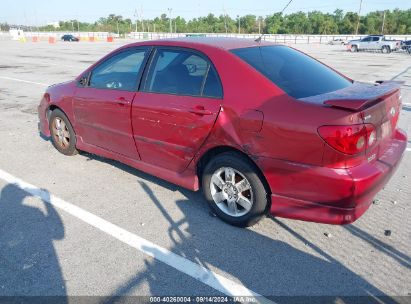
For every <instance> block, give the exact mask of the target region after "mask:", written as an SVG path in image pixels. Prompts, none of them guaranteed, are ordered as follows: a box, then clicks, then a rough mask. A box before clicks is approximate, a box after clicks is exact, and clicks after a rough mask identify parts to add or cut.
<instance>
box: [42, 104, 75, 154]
mask: <svg viewBox="0 0 411 304" xmlns="http://www.w3.org/2000/svg"><path fill="white" fill-rule="evenodd" d="M49 129H50V135H51V143H52V144H53V146H54V148H56V149H57V150H58V151H59V152H60V153H62V154H64V155H68V156H71V155H75V154H77V153H78V151H77V149H76V134H75V133H74V130H73V127H72V125H71V123H70V121H69V120H68V118H67V116H66V115H65V114H64V113H63V111H61V110H59V109H55V110H53V112H51V114H50V118H49Z"/></svg>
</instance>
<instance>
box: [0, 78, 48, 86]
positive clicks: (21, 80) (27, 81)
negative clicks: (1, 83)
mask: <svg viewBox="0 0 411 304" xmlns="http://www.w3.org/2000/svg"><path fill="white" fill-rule="evenodd" d="M0 78H2V79H7V80H13V81H18V82H25V83H31V84H37V85H41V86H44V87H48V86H49V85H48V84H47V83H42V82H34V81H29V80H23V79H17V78H12V77H6V76H0Z"/></svg>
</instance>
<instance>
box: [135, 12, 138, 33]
mask: <svg viewBox="0 0 411 304" xmlns="http://www.w3.org/2000/svg"><path fill="white" fill-rule="evenodd" d="M134 18H135V19H136V33H137V24H138V14H137V9H135V10H134Z"/></svg>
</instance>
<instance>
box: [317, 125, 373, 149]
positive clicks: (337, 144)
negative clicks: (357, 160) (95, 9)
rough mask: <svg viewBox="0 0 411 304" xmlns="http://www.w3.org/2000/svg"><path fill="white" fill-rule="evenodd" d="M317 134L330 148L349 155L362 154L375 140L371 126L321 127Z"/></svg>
mask: <svg viewBox="0 0 411 304" xmlns="http://www.w3.org/2000/svg"><path fill="white" fill-rule="evenodd" d="M318 133H319V134H320V136H321V137H322V139H324V140H325V142H326V143H327V144H329V145H330V146H331V147H333V148H334V149H336V150H337V151H339V152H342V153H345V154H349V155H354V154H358V153H360V152H363V151H364V150H365V149H367V148H368V147H371V146H372V145H373V144H374V143H375V142H376V139H377V136H376V132H375V128H374V126H373V125H372V124H361V125H347V126H322V127H319V128H318Z"/></svg>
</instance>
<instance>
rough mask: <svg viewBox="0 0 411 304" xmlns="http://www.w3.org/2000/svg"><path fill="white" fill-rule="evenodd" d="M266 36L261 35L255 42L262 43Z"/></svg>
mask: <svg viewBox="0 0 411 304" xmlns="http://www.w3.org/2000/svg"><path fill="white" fill-rule="evenodd" d="M264 35H265V34H264V33H263V34H261V35H260V37H258V38H257V39H255V40H254V41H255V42H258V43H261V39H262V38H263V36H264Z"/></svg>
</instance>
